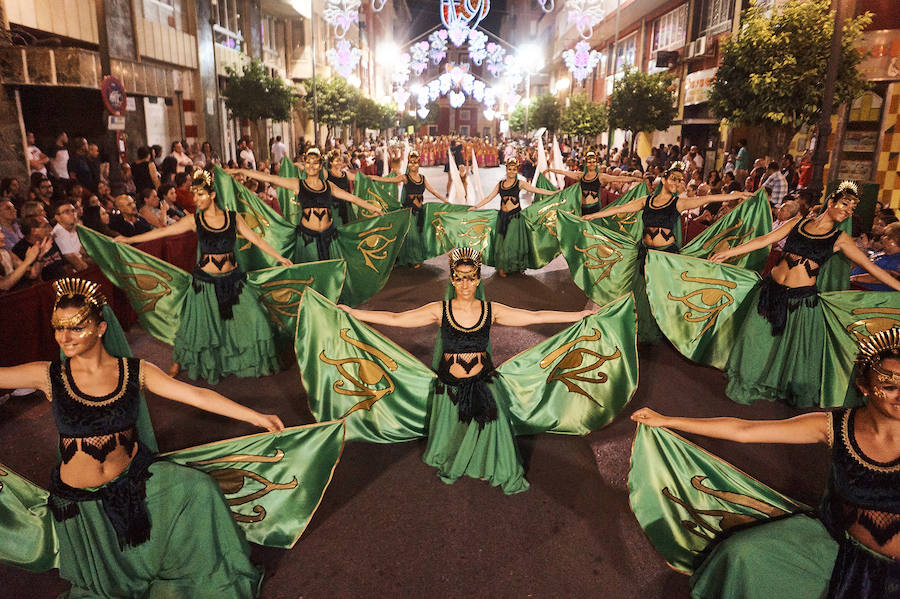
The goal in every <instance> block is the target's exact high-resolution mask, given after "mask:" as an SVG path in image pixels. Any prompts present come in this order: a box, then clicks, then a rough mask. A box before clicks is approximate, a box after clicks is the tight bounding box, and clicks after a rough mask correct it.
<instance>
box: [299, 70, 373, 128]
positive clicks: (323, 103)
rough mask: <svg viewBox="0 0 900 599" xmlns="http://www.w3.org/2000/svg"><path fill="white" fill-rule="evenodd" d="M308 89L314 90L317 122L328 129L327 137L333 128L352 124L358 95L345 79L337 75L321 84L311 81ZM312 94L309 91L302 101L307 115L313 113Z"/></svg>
mask: <svg viewBox="0 0 900 599" xmlns="http://www.w3.org/2000/svg"><path fill="white" fill-rule="evenodd" d="M310 87H312V88H315V90H316V91H315V93H316V102H317V104H318V112H319V122H320V123H322V124H324V125H325V126H327V127H328V134H329V135H331V134H332V129H334V128H335V127H344V126H346V125H349V124H350V123H352V122H353V120H354V118H355V117H356V110H357V108H358V107H359V101H360V100H359V99H360V93H359V90H358V89H356V88H355V87H353V86H352V85H350V84H349V83H347V80H346V79H344V78H343V77H340V76H339V75H332V76H331V77H329V78H328V79H325V80H324V81H321V82H320V81H317V80H316V79H313V80H312V82H311V84H310ZM312 94H313V92H312V90H310V92H309V93H308V94H307V96H306V98H305V99H304V100H305V101H304V105H305V108H306V111H307V113H308V114H312V112H313V99H312Z"/></svg>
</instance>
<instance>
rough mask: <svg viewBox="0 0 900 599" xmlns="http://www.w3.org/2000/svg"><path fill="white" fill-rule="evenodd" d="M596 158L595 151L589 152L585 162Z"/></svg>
mask: <svg viewBox="0 0 900 599" xmlns="http://www.w3.org/2000/svg"><path fill="white" fill-rule="evenodd" d="M596 157H597V153H596V152H595V151H593V150H590V151H588V152H587V153H586V154H585V155H584V159H585V160H587V159H588V158H596Z"/></svg>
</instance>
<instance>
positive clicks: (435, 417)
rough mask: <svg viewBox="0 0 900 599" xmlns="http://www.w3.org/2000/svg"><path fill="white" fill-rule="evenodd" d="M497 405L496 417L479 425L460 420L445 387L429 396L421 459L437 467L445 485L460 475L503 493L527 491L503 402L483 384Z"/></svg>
mask: <svg viewBox="0 0 900 599" xmlns="http://www.w3.org/2000/svg"><path fill="white" fill-rule="evenodd" d="M487 384H488V385H489V386H490V387H491V390H492V392H493V395H494V400H495V401H496V404H497V419H496V420H492V421H490V422H487V423H486V424H484V425H483V426H480V425H479V424H478V423H477V422H475V421H474V420H472V421H471V422H469V423H465V422H460V420H459V411H458V409H457V407H456V405H455V404H454V403H453V402H452V401H451V399H450V395H449V393H448V391H447V389H448V388H447V387H446V386H442V387H441V386H439V387H438V389H442V390H440V391H438V390H435V391H434V392H433V393H432V397H431V409H430V414H429V420H428V446H427V448H426V449H425V455H424V456H423V457H422V459H423V460H424V461H425V463H426V464H428V465H429V466H434V467H435V468H437V470H438V476H439V477H440V478H441V480H443V481H444V482H445V483H447V484H452V483H454V482H456V479H458V478H459V477H460V476H470V477H472V478H480V479H483V480H486V481H487V482H488V483H490V484H491V485H492V486H500V487H501V488H502V489H503V492H504V493H506V494H507V495H512V494H514V493H521V492H522V491H526V490H528V487H529V484H528V481H527V480H525V468H524V467H523V466H522V457H521V456H520V455H519V447H518V445H517V444H516V435H515V432H514V431H513V428H512V424H511V423H510V419H509V410H508V408H507V402H506V401H505V400H504V398H503V397H501V396H499V395H498V394H497V392H496V387H494V386H493V385H490V383H487Z"/></svg>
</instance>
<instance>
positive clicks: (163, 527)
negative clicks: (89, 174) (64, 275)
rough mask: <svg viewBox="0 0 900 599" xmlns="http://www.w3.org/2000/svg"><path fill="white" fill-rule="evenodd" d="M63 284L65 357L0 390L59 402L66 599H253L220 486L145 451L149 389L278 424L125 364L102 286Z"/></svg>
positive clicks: (58, 325)
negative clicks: (36, 393)
mask: <svg viewBox="0 0 900 599" xmlns="http://www.w3.org/2000/svg"><path fill="white" fill-rule="evenodd" d="M54 286H55V289H56V302H55V304H54V308H53V316H52V319H51V324H52V326H53V328H54V330H55V335H56V341H57V343H59V346H60V348H61V349H62V353H63V354H64V355H65V359H63V360H61V361H59V360H57V361H54V362H32V363H29V364H23V365H21V366H14V367H11V368H0V385H2V386H4V387H7V388H17V387H33V388H37V389H41V390H42V391H43V392H44V393H45V394H46V395H47V398H48V399H50V400H51V401H52V402H53V404H52V407H53V417H54V419H55V421H56V426H57V428H58V430H59V435H60V438H59V452H60V458H61V461H60V463H59V464H58V465H57V467H56V469H55V470H54V471H53V474H52V476H51V482H50V501H49V506H50V511H51V512H52V514H53V526H54V528H55V532H56V537H57V539H58V543H59V545H58V547H59V572H60V576H62V577H63V578H64V579H66V580H68V581H69V582H71V583H72V590H71V592H70V594H69V595H67V596H79V597H82V596H84V597H87V596H90V597H110V598H111V597H145V596H154V597H155V596H159V597H162V596H167V597H169V596H171V597H175V596H178V597H208V598H213V597H234V598H249V597H255V596H256V595H257V593H258V592H259V585H260V582H261V578H262V577H261V573H260V572H259V571H258V570H257V569H256V568H255V567H254V566H253V565H252V564H251V563H250V561H249V547H248V546H247V543H246V541H245V540H244V538H243V535H242V534H241V532H240V531H238V529H237V527H236V525H235V522H234V520H233V518H232V515H231V513H230V511H229V508H228V507H227V505H226V504H225V501H224V498H223V497H222V493H221V491H220V489H219V488H218V485H217V484H216V483H215V482H214V481H213V479H212V478H210V477H209V476H207V475H206V474H203V473H201V472H199V471H197V470H194V469H192V468H186V467H183V466H179V465H176V464H174V463H172V462H169V461H166V460H163V459H159V458H158V457H157V456H156V455H155V447H148V445H151V446H155V442H154V441H153V437H152V429H150V427H149V419H148V418H147V417H146V406H145V405H144V403H143V398H142V397H141V391H142V390H143V389H145V388H146V389H148V390H149V391H151V392H152V393H155V394H157V395H160V396H162V397H166V398H168V399H172V400H174V401H179V402H182V403H186V404H189V405H193V406H195V407H197V408H200V409H202V410H205V411H208V412H213V413H216V414H221V415H223V416H227V417H229V418H234V419H236V420H243V421H245V422H248V423H250V424H252V425H254V426H259V427H261V428H264V429H266V430H268V431H271V432H276V431H280V430H282V429H283V428H284V426H283V425H282V423H281V420H279V418H278V417H277V416H275V415H271V414H260V413H259V412H256V411H254V410H251V409H250V408H247V407H244V406H242V405H240V404H237V403H234V402H233V401H230V400H228V399H226V398H225V397H222V396H221V395H219V394H218V393H215V392H214V391H211V390H208V389H201V388H198V387H194V386H191V385H188V384H186V383H182V382H179V381H176V380H173V379H172V378H170V377H168V376H166V375H165V374H164V373H163V372H162V371H161V370H160V369H159V368H157V367H156V366H154V365H153V364H150V363H148V362H145V361H144V360H139V359H136V358H125V357H121V356H122V354H123V353H126V351H125V350H127V344H126V343H125V338H124V334H123V333H122V330H121V328H120V327H119V323H118V322H117V321H116V319H115V316H114V315H113V313H112V310H110V309H109V307H108V306H106V300H105V298H104V297H103V295H102V294H101V293H100V292H99V290H98V287H97V284H96V283H91V282H88V281H84V280H80V279H62V280H59V281H57V282H55V283H54ZM200 523H202V526H200V525H199V524H200ZM7 542H9V541H8V540H7ZM0 543H2V541H0Z"/></svg>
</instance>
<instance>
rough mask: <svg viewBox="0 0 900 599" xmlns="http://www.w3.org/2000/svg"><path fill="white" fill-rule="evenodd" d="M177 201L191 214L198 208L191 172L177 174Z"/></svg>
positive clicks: (179, 205) (180, 206)
mask: <svg viewBox="0 0 900 599" xmlns="http://www.w3.org/2000/svg"><path fill="white" fill-rule="evenodd" d="M175 203H176V204H178V207H179V208H181V209H182V210H184V211H185V212H190V213H191V214H193V213H194V212H195V211H196V210H197V207H196V206H195V205H194V192H192V191H191V177H190V175H189V173H178V174H177V175H176V176H175Z"/></svg>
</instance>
